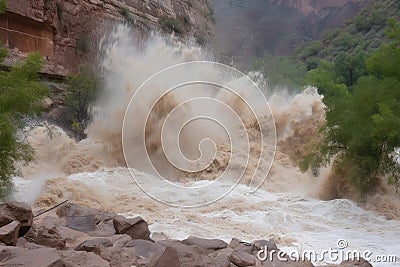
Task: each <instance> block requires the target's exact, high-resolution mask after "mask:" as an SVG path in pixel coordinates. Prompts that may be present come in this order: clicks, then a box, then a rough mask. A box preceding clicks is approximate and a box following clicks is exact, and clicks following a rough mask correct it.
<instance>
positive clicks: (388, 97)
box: [301, 21, 400, 194]
mask: <svg viewBox="0 0 400 267" xmlns="http://www.w3.org/2000/svg"><path fill="white" fill-rule="evenodd" d="M399 33H400V26H399V24H398V23H396V22H394V21H392V22H391V23H390V28H389V30H388V36H389V37H390V38H391V40H392V41H391V43H390V44H389V45H383V46H382V47H381V48H379V49H378V50H377V51H376V52H374V53H373V54H372V56H371V57H370V58H369V59H368V60H367V70H368V72H369V73H370V74H369V75H367V76H364V77H361V78H360V79H359V80H358V81H357V82H356V84H355V85H354V87H353V91H352V92H350V91H349V90H346V89H341V90H336V91H334V93H332V90H334V88H333V87H331V88H328V89H326V90H327V91H328V94H327V95H326V97H325V98H324V102H325V104H326V106H327V108H326V125H325V127H324V128H323V129H322V131H323V133H324V140H323V141H322V142H321V144H320V145H319V147H318V148H317V150H316V152H315V153H313V154H311V155H309V156H308V157H307V158H306V159H305V161H304V162H303V164H302V166H301V167H302V168H303V169H307V168H309V167H311V168H316V167H318V166H320V165H323V164H327V163H328V162H330V160H331V159H332V158H333V159H334V166H335V167H336V170H337V171H340V172H342V173H345V175H346V177H347V178H348V179H349V180H350V181H351V182H352V183H353V184H354V185H355V186H357V188H358V189H359V190H360V191H361V192H362V193H364V194H365V193H367V192H368V191H370V190H371V189H372V188H374V186H375V185H376V182H377V181H378V177H380V176H386V177H388V181H389V182H390V183H392V184H395V185H396V186H399V183H400V165H399V163H398V158H396V151H397V150H398V149H399V147H400V131H399V129H400V86H399V84H400V46H399V44H400V34H399ZM325 78H326V77H325Z"/></svg>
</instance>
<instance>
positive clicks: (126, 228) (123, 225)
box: [113, 215, 151, 240]
mask: <svg viewBox="0 0 400 267" xmlns="http://www.w3.org/2000/svg"><path fill="white" fill-rule="evenodd" d="M113 224H114V228H115V231H116V232H117V234H126V235H129V236H130V237H132V239H143V240H151V239H150V230H149V227H148V225H147V222H146V221H145V220H143V218H142V217H136V218H125V217H124V216H121V215H118V216H116V217H115V218H114V220H113Z"/></svg>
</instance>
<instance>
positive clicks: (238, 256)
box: [229, 251, 256, 267]
mask: <svg viewBox="0 0 400 267" xmlns="http://www.w3.org/2000/svg"><path fill="white" fill-rule="evenodd" d="M229 261H230V262H232V263H233V264H235V265H236V266H239V267H246V266H254V265H255V264H256V258H255V257H254V256H252V255H250V254H248V253H245V252H243V251H234V252H233V253H232V254H231V255H230V256H229Z"/></svg>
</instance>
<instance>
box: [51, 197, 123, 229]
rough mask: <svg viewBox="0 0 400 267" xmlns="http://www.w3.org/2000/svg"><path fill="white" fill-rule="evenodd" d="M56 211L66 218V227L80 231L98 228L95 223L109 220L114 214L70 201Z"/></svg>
mask: <svg viewBox="0 0 400 267" xmlns="http://www.w3.org/2000/svg"><path fill="white" fill-rule="evenodd" d="M56 213H57V215H58V216H60V217H61V218H65V219H66V221H67V224H66V226H67V227H69V228H71V229H74V230H77V231H81V232H90V231H95V230H98V228H97V225H98V224H99V223H100V222H101V221H105V220H110V219H112V218H113V217H114V216H115V215H116V214H114V213H108V212H104V211H101V210H98V209H92V208H86V207H81V206H78V205H76V204H74V203H70V202H68V203H66V204H65V205H63V206H61V207H60V208H58V209H57V211H56Z"/></svg>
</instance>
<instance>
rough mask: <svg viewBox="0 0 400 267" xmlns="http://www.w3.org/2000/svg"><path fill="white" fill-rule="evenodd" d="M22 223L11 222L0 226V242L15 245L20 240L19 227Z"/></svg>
mask: <svg viewBox="0 0 400 267" xmlns="http://www.w3.org/2000/svg"><path fill="white" fill-rule="evenodd" d="M20 227H21V223H20V222H18V221H13V222H10V223H9V224H7V225H4V226H3V227H1V228H0V242H2V243H4V244H6V245H8V246H15V245H16V244H17V240H18V234H19V229H20Z"/></svg>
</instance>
